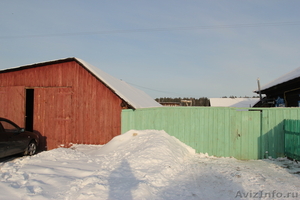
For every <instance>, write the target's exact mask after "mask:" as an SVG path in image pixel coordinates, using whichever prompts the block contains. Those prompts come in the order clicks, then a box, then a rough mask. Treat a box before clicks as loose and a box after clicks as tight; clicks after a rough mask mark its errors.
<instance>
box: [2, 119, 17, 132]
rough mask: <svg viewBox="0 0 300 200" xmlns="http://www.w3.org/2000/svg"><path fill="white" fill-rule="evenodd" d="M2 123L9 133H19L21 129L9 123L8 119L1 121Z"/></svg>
mask: <svg viewBox="0 0 300 200" xmlns="http://www.w3.org/2000/svg"><path fill="white" fill-rule="evenodd" d="M0 123H1V124H2V126H3V128H4V130H5V132H7V133H17V132H18V131H19V129H18V127H16V126H14V125H12V124H11V123H8V122H6V121H0Z"/></svg>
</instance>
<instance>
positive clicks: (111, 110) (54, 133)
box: [0, 61, 122, 149]
mask: <svg viewBox="0 0 300 200" xmlns="http://www.w3.org/2000/svg"><path fill="white" fill-rule="evenodd" d="M1 86H23V88H24V87H26V88H33V89H34V127H33V128H34V130H36V131H38V132H40V133H41V135H42V136H44V137H45V138H46V141H47V144H42V145H44V146H47V148H48V149H53V148H57V147H58V146H61V145H64V146H69V145H70V143H83V144H105V143H107V142H108V141H109V140H111V139H112V138H113V137H114V136H116V135H119V134H120V133H121V109H122V108H121V106H120V104H121V102H122V100H121V99H120V98H119V97H118V96H117V95H116V94H115V93H113V92H112V91H111V90H110V89H109V88H108V87H107V86H106V85H104V84H103V83H102V82H101V81H99V80H98V79H97V78H96V77H95V76H94V75H92V74H91V73H90V72H88V71H87V70H86V69H85V68H83V67H82V66H81V65H79V64H78V63H77V62H76V61H68V62H62V63H52V64H48V65H45V66H38V67H32V68H27V69H22V70H16V71H11V72H5V73H0V87H1ZM24 90H25V89H23V93H24V92H25V91H24ZM0 99H1V100H2V101H3V98H2V97H1V96H0ZM23 100H24V98H23ZM24 104H25V103H24V102H23V106H18V107H20V110H18V112H17V114H18V115H20V116H22V117H23V121H24ZM3 105H5V104H1V105H0V106H3ZM0 109H2V108H0ZM23 125H24V122H23Z"/></svg>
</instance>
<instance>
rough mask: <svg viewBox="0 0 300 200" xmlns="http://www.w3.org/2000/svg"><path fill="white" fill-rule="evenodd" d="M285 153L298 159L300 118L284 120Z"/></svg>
mask: <svg viewBox="0 0 300 200" xmlns="http://www.w3.org/2000/svg"><path fill="white" fill-rule="evenodd" d="M284 136H285V137H284V143H285V149H284V152H285V155H286V156H287V157H289V158H292V159H295V160H300V120H284Z"/></svg>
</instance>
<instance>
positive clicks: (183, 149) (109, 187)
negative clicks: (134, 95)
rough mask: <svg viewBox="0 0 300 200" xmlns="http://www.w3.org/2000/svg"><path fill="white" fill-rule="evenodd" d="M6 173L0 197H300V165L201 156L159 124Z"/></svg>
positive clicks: (27, 160)
mask: <svg viewBox="0 0 300 200" xmlns="http://www.w3.org/2000/svg"><path fill="white" fill-rule="evenodd" d="M0 172H1V177H0V188H1V192H0V199H25V200H26V199H39V200H40V199H41V200H42V199H65V200H71V199H72V200H73V199H122V200H126V199H170V200H171V199H172V200H173V199H235V198H236V199H251V198H256V197H263V198H262V199H283V198H287V196H288V198H289V199H297V198H298V199H300V192H298V191H300V175H299V172H300V164H297V163H295V162H292V161H289V160H287V159H276V160H259V161H239V160H236V159H234V158H216V157H212V156H208V155H207V154H195V151H194V150H193V149H192V148H190V147H188V146H187V145H185V144H183V143H182V142H180V141H179V140H178V139H176V138H174V137H172V136H170V135H168V134H167V133H165V132H164V131H156V130H144V131H137V130H131V131H129V132H127V133H125V134H123V135H120V136H117V137H115V138H114V139H113V140H111V141H110V142H109V143H108V144H106V145H103V146H101V145H74V146H73V147H72V148H69V149H66V148H59V149H54V150H51V151H47V152H42V153H39V154H37V155H35V156H32V157H21V158H16V159H14V160H12V161H7V162H2V163H0ZM255 195H256V196H255ZM257 195H260V196H257ZM276 195H277V196H276ZM280 195H281V197H280ZM296 195H297V196H296Z"/></svg>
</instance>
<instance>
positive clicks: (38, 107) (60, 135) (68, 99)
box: [33, 88, 74, 150]
mask: <svg viewBox="0 0 300 200" xmlns="http://www.w3.org/2000/svg"><path fill="white" fill-rule="evenodd" d="M33 116H34V120H33V121H34V124H33V126H34V129H35V130H37V131H39V132H40V134H41V136H42V141H41V148H44V149H45V150H47V149H48V150H50V149H54V148H57V147H60V146H66V145H68V144H69V143H70V142H71V141H72V139H71V134H72V131H74V130H73V124H72V89H71V88H35V90H34V115H33Z"/></svg>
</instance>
